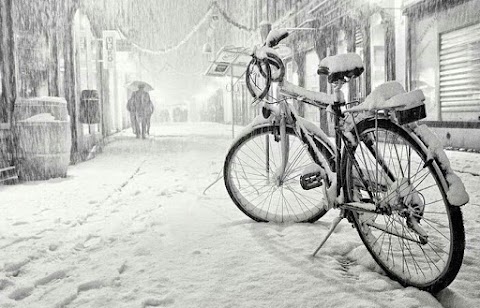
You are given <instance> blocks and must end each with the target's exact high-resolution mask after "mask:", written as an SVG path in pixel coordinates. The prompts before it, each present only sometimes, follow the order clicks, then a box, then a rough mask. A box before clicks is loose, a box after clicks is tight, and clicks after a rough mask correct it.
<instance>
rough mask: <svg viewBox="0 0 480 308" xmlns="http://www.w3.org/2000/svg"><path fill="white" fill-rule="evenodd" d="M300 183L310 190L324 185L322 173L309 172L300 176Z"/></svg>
mask: <svg viewBox="0 0 480 308" xmlns="http://www.w3.org/2000/svg"><path fill="white" fill-rule="evenodd" d="M300 185H302V188H303V189H304V190H310V189H313V188H317V187H320V186H322V185H323V184H322V178H321V177H320V173H307V174H304V175H302V176H300Z"/></svg>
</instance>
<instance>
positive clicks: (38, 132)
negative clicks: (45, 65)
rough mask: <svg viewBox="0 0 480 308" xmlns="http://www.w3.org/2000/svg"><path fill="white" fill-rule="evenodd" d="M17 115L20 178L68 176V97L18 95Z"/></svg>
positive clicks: (43, 178) (70, 140) (69, 145)
mask: <svg viewBox="0 0 480 308" xmlns="http://www.w3.org/2000/svg"><path fill="white" fill-rule="evenodd" d="M14 117H15V134H16V138H17V170H18V176H19V179H20V180H24V181H33V180H47V179H50V178H55V177H66V176H67V169H68V165H69V164H70V148H71V145H72V139H71V131H70V117H69V116H68V110H67V102H66V100H65V99H64V98H59V97H38V98H30V99H25V98H19V99H17V101H16V102H15V113H14Z"/></svg>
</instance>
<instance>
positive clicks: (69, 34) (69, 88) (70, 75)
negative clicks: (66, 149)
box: [63, 1, 79, 164]
mask: <svg viewBox="0 0 480 308" xmlns="http://www.w3.org/2000/svg"><path fill="white" fill-rule="evenodd" d="M70 3H71V2H70V1H66V4H65V5H66V9H65V10H64V12H63V13H64V14H66V20H65V25H64V36H63V42H64V44H63V48H64V49H63V55H64V62H65V77H64V89H65V98H66V100H67V104H68V105H67V108H68V113H69V115H70V129H71V133H72V148H71V151H70V161H71V162H72V164H75V163H77V161H78V158H79V157H78V155H79V154H78V131H77V104H76V76H75V42H74V41H73V16H74V14H73V12H72V7H71V4H70Z"/></svg>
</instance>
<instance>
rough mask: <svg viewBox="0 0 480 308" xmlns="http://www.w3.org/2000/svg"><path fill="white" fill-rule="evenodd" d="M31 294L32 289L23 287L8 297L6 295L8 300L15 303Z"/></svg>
mask: <svg viewBox="0 0 480 308" xmlns="http://www.w3.org/2000/svg"><path fill="white" fill-rule="evenodd" d="M32 293H33V287H32V286H29V287H23V288H18V289H15V290H13V292H12V293H10V295H8V298H10V299H13V300H16V301H21V300H22V299H24V298H27V297H29V296H30V295H32Z"/></svg>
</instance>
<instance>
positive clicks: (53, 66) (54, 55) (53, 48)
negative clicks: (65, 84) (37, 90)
mask: <svg viewBox="0 0 480 308" xmlns="http://www.w3.org/2000/svg"><path fill="white" fill-rule="evenodd" d="M47 43H48V49H49V52H50V57H49V60H48V95H50V96H59V95H60V91H59V88H58V47H57V45H58V39H57V30H56V29H55V27H54V29H48V30H47Z"/></svg>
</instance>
